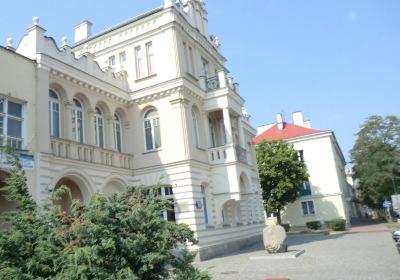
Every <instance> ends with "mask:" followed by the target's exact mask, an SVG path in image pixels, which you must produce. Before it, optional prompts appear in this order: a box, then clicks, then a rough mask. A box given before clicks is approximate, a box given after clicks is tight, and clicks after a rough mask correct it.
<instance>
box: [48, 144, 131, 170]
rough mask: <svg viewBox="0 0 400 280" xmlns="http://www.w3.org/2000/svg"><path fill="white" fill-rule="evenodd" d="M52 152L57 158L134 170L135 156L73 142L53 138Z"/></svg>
mask: <svg viewBox="0 0 400 280" xmlns="http://www.w3.org/2000/svg"><path fill="white" fill-rule="evenodd" d="M51 151H52V154H53V155H54V156H56V157H60V158H65V159H72V160H78V161H84V162H89V163H94V164H101V165H106V166H112V167H117V168H124V169H132V168H133V155H131V154H125V153H120V152H118V151H114V150H107V149H102V148H100V147H97V146H93V145H87V144H82V143H78V142H75V141H71V140H65V139H59V138H51Z"/></svg>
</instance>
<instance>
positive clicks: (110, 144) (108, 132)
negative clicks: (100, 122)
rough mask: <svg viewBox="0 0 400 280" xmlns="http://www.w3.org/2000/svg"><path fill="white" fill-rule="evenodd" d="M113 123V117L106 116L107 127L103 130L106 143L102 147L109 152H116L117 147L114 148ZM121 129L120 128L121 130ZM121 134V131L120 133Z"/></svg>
mask: <svg viewBox="0 0 400 280" xmlns="http://www.w3.org/2000/svg"><path fill="white" fill-rule="evenodd" d="M114 121H115V117H114V116H113V115H108V116H107V127H106V129H104V133H105V139H106V143H105V145H104V147H105V148H106V149H107V148H108V149H111V150H117V147H116V146H115V134H114ZM122 129H123V128H122V127H121V130H122ZM121 134H122V131H121Z"/></svg>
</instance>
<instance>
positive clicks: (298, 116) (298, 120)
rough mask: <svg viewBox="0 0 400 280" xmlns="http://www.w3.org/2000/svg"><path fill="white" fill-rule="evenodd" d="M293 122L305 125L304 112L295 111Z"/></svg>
mask: <svg viewBox="0 0 400 280" xmlns="http://www.w3.org/2000/svg"><path fill="white" fill-rule="evenodd" d="M293 123H294V124H295V125H300V126H304V119H303V112H302V111H298V112H294V113H293Z"/></svg>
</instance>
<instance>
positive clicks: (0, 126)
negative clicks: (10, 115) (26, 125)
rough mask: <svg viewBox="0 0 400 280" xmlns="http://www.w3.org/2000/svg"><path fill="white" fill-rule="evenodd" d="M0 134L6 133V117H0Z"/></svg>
mask: <svg viewBox="0 0 400 280" xmlns="http://www.w3.org/2000/svg"><path fill="white" fill-rule="evenodd" d="M0 134H4V117H3V116H1V117H0Z"/></svg>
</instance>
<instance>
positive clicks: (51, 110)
mask: <svg viewBox="0 0 400 280" xmlns="http://www.w3.org/2000/svg"><path fill="white" fill-rule="evenodd" d="M50 92H52V93H53V94H54V95H55V96H56V97H57V99H55V98H54V97H52V96H50ZM54 104H57V106H58V112H57V113H58V135H56V134H55V133H54V130H55V129H54ZM49 121H50V124H49V125H50V136H51V137H55V138H61V137H62V133H61V106H60V95H59V94H58V93H57V91H55V90H53V89H49Z"/></svg>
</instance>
